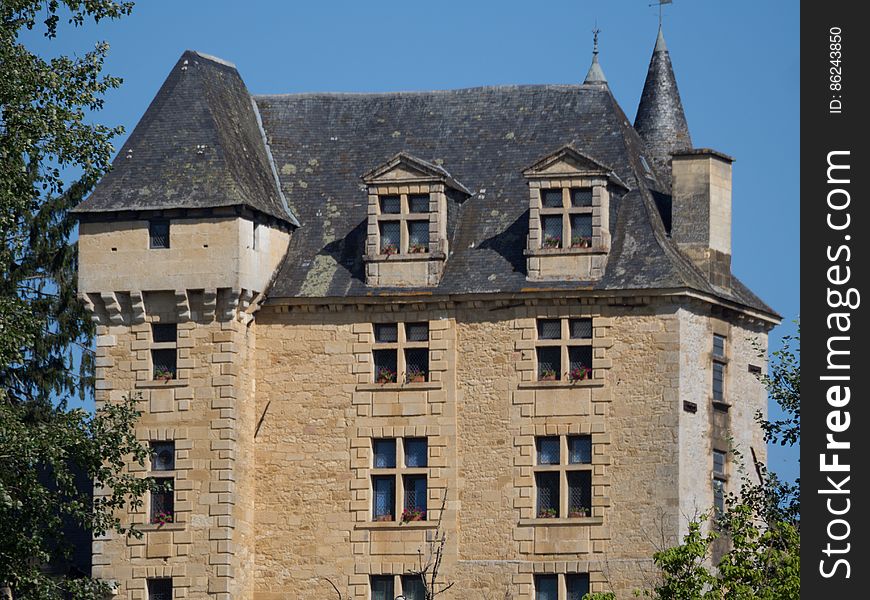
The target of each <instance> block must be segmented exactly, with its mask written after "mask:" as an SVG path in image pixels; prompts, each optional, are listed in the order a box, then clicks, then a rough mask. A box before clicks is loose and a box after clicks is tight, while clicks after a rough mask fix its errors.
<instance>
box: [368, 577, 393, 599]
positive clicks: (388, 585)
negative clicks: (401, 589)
mask: <svg viewBox="0 0 870 600" xmlns="http://www.w3.org/2000/svg"><path fill="white" fill-rule="evenodd" d="M370 577H371V579H370V582H369V584H370V585H371V588H372V600H394V598H395V596H394V595H393V590H394V589H395V587H394V583H393V576H392V575H371V576H370Z"/></svg>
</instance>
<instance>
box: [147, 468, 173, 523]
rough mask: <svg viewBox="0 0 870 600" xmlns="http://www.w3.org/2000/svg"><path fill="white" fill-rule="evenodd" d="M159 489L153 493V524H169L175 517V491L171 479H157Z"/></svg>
mask: <svg viewBox="0 0 870 600" xmlns="http://www.w3.org/2000/svg"><path fill="white" fill-rule="evenodd" d="M154 483H155V484H156V487H157V489H156V490H154V491H152V492H151V522H152V523H169V522H172V520H173V517H174V515H175V491H174V490H173V487H174V486H173V480H172V478H171V477H155V478H154Z"/></svg>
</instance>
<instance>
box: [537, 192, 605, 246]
mask: <svg viewBox="0 0 870 600" xmlns="http://www.w3.org/2000/svg"><path fill="white" fill-rule="evenodd" d="M540 193H541V209H540V215H541V248H568V247H570V248H591V247H592V240H593V231H594V230H593V227H592V215H593V213H594V210H595V209H594V208H593V206H592V188H562V187H558V188H544V189H541V192H540Z"/></svg>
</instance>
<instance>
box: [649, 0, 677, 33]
mask: <svg viewBox="0 0 870 600" xmlns="http://www.w3.org/2000/svg"><path fill="white" fill-rule="evenodd" d="M673 3H674V0H656V2H654V3H653V4H650V6H658V7H659V28H661V26H662V7H663V6H664V5H665V4H673Z"/></svg>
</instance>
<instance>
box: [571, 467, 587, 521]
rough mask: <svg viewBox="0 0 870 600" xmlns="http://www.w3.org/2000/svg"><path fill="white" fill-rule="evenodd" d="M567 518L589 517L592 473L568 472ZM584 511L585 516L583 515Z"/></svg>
mask: <svg viewBox="0 0 870 600" xmlns="http://www.w3.org/2000/svg"><path fill="white" fill-rule="evenodd" d="M567 477H568V516H569V517H586V516H589V512H588V511H589V509H590V508H591V504H592V472H591V471H568V472H567ZM584 511H585V513H586V514H583V513H584Z"/></svg>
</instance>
